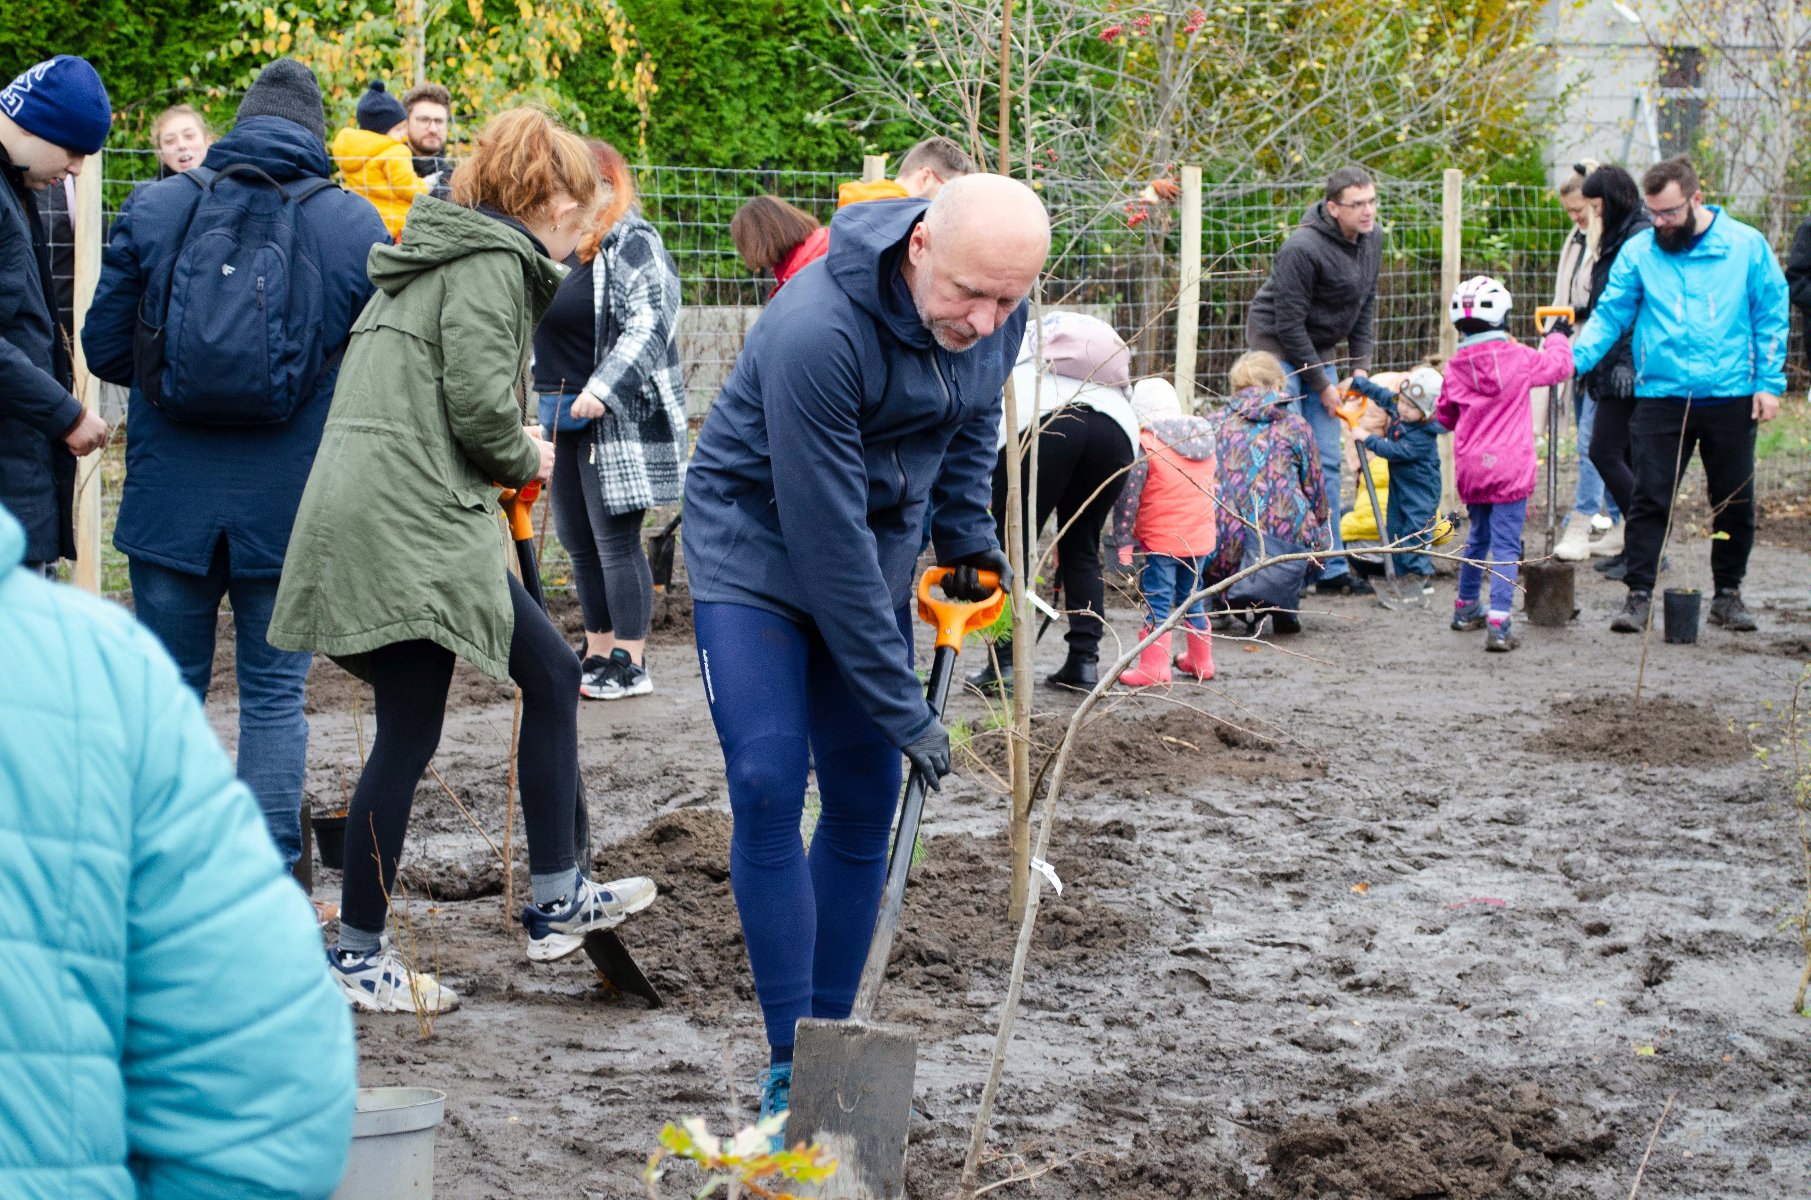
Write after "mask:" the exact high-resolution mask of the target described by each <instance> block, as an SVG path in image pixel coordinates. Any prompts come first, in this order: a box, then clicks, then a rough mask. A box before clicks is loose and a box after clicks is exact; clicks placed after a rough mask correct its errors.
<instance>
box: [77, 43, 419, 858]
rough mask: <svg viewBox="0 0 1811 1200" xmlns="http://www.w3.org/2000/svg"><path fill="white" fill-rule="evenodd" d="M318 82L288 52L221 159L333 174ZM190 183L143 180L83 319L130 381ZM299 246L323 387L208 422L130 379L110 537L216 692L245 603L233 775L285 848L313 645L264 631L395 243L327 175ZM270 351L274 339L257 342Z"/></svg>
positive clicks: (244, 189)
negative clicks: (272, 413)
mask: <svg viewBox="0 0 1811 1200" xmlns="http://www.w3.org/2000/svg"><path fill="white" fill-rule="evenodd" d="M325 130H326V118H325V115H324V113H323V110H322V105H321V92H320V88H319V86H318V85H317V84H316V83H315V79H314V75H313V73H312V72H310V71H309V70H308V68H306V67H304V66H302V65H301V64H300V63H298V62H295V61H294V60H292V59H278V60H276V61H275V62H273V63H271V64H270V65H269V66H267V67H266V68H264V71H263V73H262V74H260V75H259V76H258V79H257V81H256V82H255V83H253V84H252V86H251V88H250V89H249V90H248V91H247V92H246V93H245V98H244V100H243V101H242V102H241V103H240V105H239V113H238V119H237V121H236V123H235V124H234V126H233V131H232V132H231V133H229V134H227V135H226V136H225V137H223V138H221V139H220V140H219V141H217V142H215V143H214V144H213V145H212V146H211V147H209V149H208V153H207V158H206V160H205V162H204V164H203V165H204V166H205V167H206V168H207V169H209V170H211V171H222V170H225V169H226V168H228V167H232V166H236V165H240V164H244V165H247V166H252V167H256V168H258V169H259V170H261V171H263V172H264V173H265V174H267V175H269V176H270V177H271V178H272V179H274V180H276V181H277V182H278V183H279V184H287V183H293V182H296V181H299V180H308V179H317V178H319V179H325V178H327V177H328V175H329V174H330V172H331V171H332V166H331V164H330V163H329V162H328V159H327V147H326V144H325V143H324V142H323V140H322V137H323V135H324V133H325ZM255 190H262V191H263V192H264V193H265V194H268V191H269V185H267V184H263V183H253V182H246V181H243V180H241V179H240V178H238V177H234V176H225V177H220V178H217V179H216V180H215V183H214V189H213V193H214V195H215V196H217V197H219V196H225V197H231V198H234V199H238V198H240V197H243V198H244V202H245V203H247V204H251V203H253V202H254V201H253V199H252V197H253V196H254V194H255ZM199 198H200V191H199V190H198V189H197V188H196V186H195V183H194V182H193V181H192V180H191V179H189V178H186V177H183V176H180V175H179V176H177V177H174V178H170V179H164V180H160V181H158V182H156V183H151V184H147V185H145V186H144V187H140V188H138V189H137V190H135V191H134V192H133V193H132V196H131V199H130V202H129V203H128V204H127V205H125V206H124V210H123V211H122V212H121V213H120V216H119V219H118V220H116V221H115V222H114V224H113V231H112V235H111V237H110V239H109V241H108V244H107V248H106V252H105V255H104V257H103V260H102V266H101V278H100V284H99V286H98V287H97V289H96V291H95V295H94V303H93V305H92V307H90V309H89V311H88V319H87V323H86V325H85V327H84V329H83V332H82V348H83V349H84V350H85V351H87V354H88V364H89V367H90V369H92V370H93V371H94V372H95V374H97V375H99V376H100V377H101V378H102V379H105V380H108V381H109V382H112V383H119V384H131V383H134V382H135V379H134V376H135V370H134V358H133V334H134V332H135V330H136V328H137V321H138V312H139V302H140V300H141V299H143V297H144V295H145V292H146V289H147V288H148V287H149V286H151V281H152V280H153V279H158V278H162V277H167V276H165V275H164V274H163V273H164V272H167V270H168V268H169V264H171V263H172V262H173V261H174V260H175V259H176V257H177V255H178V254H180V252H181V250H182V246H183V235H184V233H185V232H186V230H187V228H188V220H189V216H190V214H191V213H192V212H193V211H194V208H195V206H196V204H197V202H198V200H199ZM297 225H298V238H299V239H300V241H299V243H298V244H299V245H303V246H307V247H311V248H312V252H313V259H314V262H315V263H316V265H317V266H318V268H319V270H320V275H321V284H322V288H323V291H324V295H323V298H322V309H323V312H324V313H325V324H324V328H322V329H321V330H320V338H321V345H322V350H323V352H324V354H325V356H326V357H325V360H324V362H325V364H326V365H324V366H323V367H322V368H321V370H320V372H319V374H318V375H317V376H316V378H315V383H314V392H313V395H312V396H311V397H310V398H309V399H307V400H305V401H304V402H303V403H302V404H301V406H300V407H299V408H298V409H297V410H296V412H295V414H294V415H293V416H292V417H291V418H290V419H289V420H287V421H285V422H282V423H281V424H277V425H262V426H233V427H223V426H212V425H200V424H191V423H186V422H183V421H180V420H176V419H173V418H172V417H171V416H169V415H168V414H166V413H165V412H164V411H162V410H161V409H159V408H158V407H156V406H155V405H153V404H151V403H149V402H147V401H146V399H145V398H144V396H143V395H142V394H141V393H140V392H139V390H138V389H137V388H136V387H134V388H133V391H132V396H131V400H130V408H129V409H128V413H129V421H130V425H131V429H132V437H131V439H130V441H129V442H128V443H127V446H126V484H125V490H124V492H123V493H122V495H121V498H120V510H119V523H118V525H117V526H116V527H115V529H114V534H113V544H114V546H115V547H116V548H118V549H119V551H120V552H121V553H123V554H125V555H126V557H127V559H128V561H129V564H130V568H131V579H132V598H133V604H134V606H135V609H136V611H137V613H138V617H139V620H141V621H143V622H144V623H145V624H146V625H148V626H150V628H151V630H152V632H154V633H156V634H157V636H158V638H159V639H160V640H161V641H162V642H163V644H164V646H165V647H166V648H167V649H168V650H169V651H170V656H171V657H172V658H174V659H175V660H176V662H177V665H178V666H180V667H181V668H182V675H183V679H184V681H186V682H187V683H188V685H189V686H190V687H191V688H193V689H194V690H195V691H196V693H197V694H199V695H201V696H203V697H205V696H206V695H207V691H208V686H209V684H210V682H211V680H212V674H213V664H214V629H215V617H216V615H217V613H218V611H219V608H220V602H221V600H222V599H223V598H226V597H228V596H230V597H231V598H232V602H233V626H234V631H235V637H236V641H235V644H236V646H237V669H238V682H239V774H240V777H241V778H243V779H244V780H245V782H246V783H247V784H249V785H250V786H251V789H252V791H253V792H254V793H255V794H256V795H257V797H258V803H259V804H260V805H261V806H262V807H263V809H264V815H265V819H266V821H268V822H269V824H270V829H271V836H272V838H273V839H274V840H275V841H276V844H277V848H278V850H279V851H281V852H282V854H283V857H284V860H285V862H286V863H290V864H293V863H294V862H295V860H296V859H297V858H298V857H299V856H300V854H301V847H302V842H301V804H302V780H303V773H304V768H305V765H306V758H307V749H308V722H307V720H306V719H305V718H304V717H303V715H302V698H303V685H304V682H305V680H306V678H307V675H308V666H309V662H310V656H309V655H307V654H294V653H286V652H283V651H279V650H275V649H273V648H272V647H271V645H270V643H269V642H268V641H267V640H266V638H265V633H266V628H267V626H268V624H269V621H270V614H271V607H272V605H273V604H274V603H275V602H276V594H277V579H278V576H279V575H280V574H281V573H282V569H283V555H284V552H285V551H286V550H287V549H288V546H289V532H290V527H291V526H292V525H293V524H294V522H295V516H296V507H297V505H299V504H300V503H301V499H302V488H303V486H304V485H305V484H306V483H307V482H308V471H309V468H310V467H311V466H312V465H313V464H314V455H315V449H316V448H317V447H318V446H319V445H320V441H321V427H322V425H323V424H324V423H325V421H326V419H327V409H328V406H329V404H330V403H331V402H332V399H333V386H334V381H335V379H336V378H337V376H338V356H339V355H340V353H341V352H342V351H343V350H344V348H345V346H346V342H347V340H348V339H349V338H350V336H351V330H352V323H353V321H354V320H355V319H356V318H357V317H358V315H359V313H360V311H362V310H363V309H364V307H365V301H366V300H367V299H369V298H370V295H371V291H372V285H371V281H370V280H369V279H368V278H366V275H365V258H366V256H367V254H368V253H369V252H370V249H371V247H372V246H374V245H377V244H380V243H384V242H387V241H389V235H388V234H387V232H386V231H385V229H384V223H383V221H382V219H381V218H379V217H378V215H377V210H376V209H374V208H372V207H371V205H370V204H369V203H367V202H366V201H365V200H363V199H362V198H360V197H358V196H354V195H352V194H350V193H348V192H343V191H340V190H339V189H337V188H329V189H327V190H325V191H322V192H320V193H317V194H316V195H314V196H312V197H311V198H309V199H308V200H306V201H305V202H303V204H302V207H301V210H300V212H299V213H298V215H297ZM259 349H260V352H262V347H260V348H259Z"/></svg>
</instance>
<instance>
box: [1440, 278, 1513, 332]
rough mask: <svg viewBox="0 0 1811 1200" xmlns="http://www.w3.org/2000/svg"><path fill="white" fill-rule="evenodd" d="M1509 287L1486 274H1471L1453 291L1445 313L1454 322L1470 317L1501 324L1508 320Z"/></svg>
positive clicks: (1492, 323)
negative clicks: (1450, 302)
mask: <svg viewBox="0 0 1811 1200" xmlns="http://www.w3.org/2000/svg"><path fill="white" fill-rule="evenodd" d="M1511 303H1513V301H1512V300H1511V299H1510V295H1509V289H1508V288H1506V287H1504V286H1503V285H1502V284H1501V283H1500V282H1498V281H1497V280H1495V279H1492V278H1491V277H1490V276H1488V275H1473V276H1472V277H1471V278H1470V279H1467V280H1466V281H1465V282H1464V283H1462V284H1460V285H1459V290H1458V291H1456V292H1454V293H1453V302H1452V304H1451V305H1449V306H1448V309H1447V314H1448V316H1449V317H1450V318H1451V320H1452V321H1453V322H1454V323H1455V324H1456V323H1458V322H1459V321H1462V320H1465V319H1467V318H1470V319H1471V320H1474V321H1483V322H1485V323H1486V324H1489V325H1503V324H1506V323H1507V322H1508V320H1509V306H1510V304H1511Z"/></svg>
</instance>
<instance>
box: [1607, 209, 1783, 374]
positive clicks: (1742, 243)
mask: <svg viewBox="0 0 1811 1200" xmlns="http://www.w3.org/2000/svg"><path fill="white" fill-rule="evenodd" d="M1709 207H1710V211H1711V212H1712V213H1713V214H1714V218H1713V219H1712V221H1711V223H1710V228H1709V229H1706V230H1705V231H1704V233H1703V235H1702V236H1701V237H1699V239H1698V243H1697V245H1695V246H1693V247H1692V248H1691V249H1689V250H1686V251H1684V252H1682V253H1679V254H1669V253H1667V252H1666V251H1664V250H1662V249H1661V248H1660V247H1659V246H1658V245H1657V244H1656V243H1655V241H1654V232H1653V230H1651V229H1650V230H1645V231H1643V232H1641V233H1638V234H1636V235H1635V236H1634V237H1632V238H1630V239H1629V242H1628V244H1627V245H1625V246H1624V247H1623V248H1622V252H1621V253H1620V254H1618V255H1617V256H1616V264H1615V265H1614V266H1613V267H1611V268H1610V278H1609V281H1608V282H1607V283H1605V284H1604V290H1603V295H1602V296H1601V297H1600V298H1599V299H1598V301H1597V307H1596V308H1594V309H1592V310H1591V319H1590V320H1589V321H1586V322H1585V327H1584V329H1583V330H1581V331H1580V332H1579V336H1578V342H1577V344H1576V345H1575V346H1573V348H1572V358H1573V361H1574V364H1575V366H1576V368H1577V371H1578V373H1579V374H1580V375H1583V374H1585V373H1586V372H1587V371H1589V370H1591V368H1593V367H1595V366H1596V365H1597V364H1598V362H1599V361H1600V360H1601V359H1602V358H1603V356H1604V355H1606V354H1608V353H1609V352H1610V349H1611V347H1613V346H1614V345H1615V344H1616V339H1617V338H1619V337H1621V336H1622V333H1623V331H1624V330H1625V329H1628V328H1629V327H1630V326H1631V325H1632V326H1633V327H1634V330H1635V344H1634V350H1635V395H1636V396H1638V397H1642V396H1646V397H1661V396H1669V397H1674V398H1679V399H1683V398H1685V397H1688V396H1689V397H1690V398H1691V399H1692V400H1693V401H1694V402H1699V401H1703V400H1706V399H1708V398H1710V397H1718V398H1723V399H1727V398H1729V397H1732V396H1752V395H1754V393H1756V392H1771V393H1773V394H1774V395H1776V396H1777V395H1779V394H1780V393H1782V392H1784V391H1785V390H1786V329H1787V324H1788V322H1789V320H1790V317H1789V315H1788V309H1787V306H1786V276H1785V274H1784V273H1783V272H1782V271H1781V270H1780V264H1779V260H1778V259H1776V258H1775V257H1774V255H1773V248H1772V247H1771V246H1769V245H1768V244H1767V239H1766V238H1765V237H1762V236H1761V233H1760V231H1759V230H1756V229H1753V228H1751V227H1749V226H1747V225H1744V224H1742V223H1741V222H1740V221H1738V220H1736V219H1735V218H1734V217H1731V216H1729V215H1728V214H1726V213H1724V211H1723V210H1722V209H1721V208H1718V207H1717V206H1716V205H1714V204H1713V205H1710V206H1709Z"/></svg>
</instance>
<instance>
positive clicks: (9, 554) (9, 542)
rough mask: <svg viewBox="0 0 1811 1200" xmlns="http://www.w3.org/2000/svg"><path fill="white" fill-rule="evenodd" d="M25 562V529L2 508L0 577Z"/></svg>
mask: <svg viewBox="0 0 1811 1200" xmlns="http://www.w3.org/2000/svg"><path fill="white" fill-rule="evenodd" d="M24 561H25V527H24V526H23V525H21V524H19V522H18V521H17V520H15V519H14V518H13V514H11V513H9V512H7V511H6V510H5V509H4V508H0V575H6V574H8V573H10V572H11V571H12V569H13V568H14V567H16V566H18V565H19V564H20V563H22V562H24Z"/></svg>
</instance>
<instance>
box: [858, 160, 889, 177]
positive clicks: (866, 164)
mask: <svg viewBox="0 0 1811 1200" xmlns="http://www.w3.org/2000/svg"><path fill="white" fill-rule="evenodd" d="M886 177H887V156H886V155H884V154H864V155H862V156H861V181H862V182H863V183H879V182H880V181H881V180H883V179H885V178H886Z"/></svg>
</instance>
